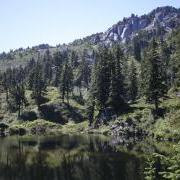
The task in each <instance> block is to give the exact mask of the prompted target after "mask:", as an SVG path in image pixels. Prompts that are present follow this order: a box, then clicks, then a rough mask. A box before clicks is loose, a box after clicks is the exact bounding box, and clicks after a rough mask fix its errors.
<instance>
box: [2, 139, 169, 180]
mask: <svg viewBox="0 0 180 180" xmlns="http://www.w3.org/2000/svg"><path fill="white" fill-rule="evenodd" d="M160 147H161V145H160ZM161 148H162V147H161ZM166 148H167V147H166ZM155 151H158V149H157V146H155V145H153V144H152V145H151V143H150V142H147V141H139V140H135V139H129V140H126V141H125V140H123V139H121V138H112V137H105V136H95V135H59V136H48V137H46V136H38V137H36V136H34V137H33V136H32V137H16V136H15V137H6V138H0V180H1V179H2V180H4V179H7V180H8V179H9V180H21V179H23V180H61V179H62V180H141V179H144V175H143V169H144V166H145V162H144V159H145V157H146V156H147V155H148V154H149V153H151V152H155Z"/></svg>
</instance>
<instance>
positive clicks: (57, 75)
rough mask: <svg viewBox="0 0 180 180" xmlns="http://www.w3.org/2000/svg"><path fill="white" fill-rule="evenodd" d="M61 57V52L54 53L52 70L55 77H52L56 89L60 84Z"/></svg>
mask: <svg viewBox="0 0 180 180" xmlns="http://www.w3.org/2000/svg"><path fill="white" fill-rule="evenodd" d="M63 61H64V59H63V56H62V54H61V52H59V51H58V52H56V53H55V54H54V62H53V63H54V68H55V77H54V82H53V84H54V86H55V87H58V85H59V83H60V79H61V72H62V68H63Z"/></svg>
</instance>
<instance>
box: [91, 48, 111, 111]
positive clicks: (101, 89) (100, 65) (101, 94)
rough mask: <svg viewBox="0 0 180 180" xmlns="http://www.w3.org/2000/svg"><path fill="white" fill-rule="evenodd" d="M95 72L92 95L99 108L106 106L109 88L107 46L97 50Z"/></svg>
mask: <svg viewBox="0 0 180 180" xmlns="http://www.w3.org/2000/svg"><path fill="white" fill-rule="evenodd" d="M97 58H98V60H97V65H96V72H95V76H96V77H95V87H94V96H95V97H96V102H97V104H98V107H99V108H100V109H104V108H105V107H106V103H107V100H108V97H109V90H110V89H109V88H110V75H111V70H110V66H109V65H110V59H109V51H108V49H107V48H105V47H103V48H101V49H100V51H99V55H98V57H97Z"/></svg>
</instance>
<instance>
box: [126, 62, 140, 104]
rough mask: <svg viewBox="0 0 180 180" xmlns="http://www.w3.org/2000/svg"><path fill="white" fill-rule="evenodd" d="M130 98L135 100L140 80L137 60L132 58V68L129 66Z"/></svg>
mask: <svg viewBox="0 0 180 180" xmlns="http://www.w3.org/2000/svg"><path fill="white" fill-rule="evenodd" d="M128 89H129V98H130V100H132V101H135V99H136V98H137V94H138V80H137V69H136V66H135V62H134V60H133V59H132V60H131V64H130V68H129V88H128Z"/></svg>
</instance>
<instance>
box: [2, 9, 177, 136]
mask: <svg viewBox="0 0 180 180" xmlns="http://www.w3.org/2000/svg"><path fill="white" fill-rule="evenodd" d="M178 17H179V10H178V9H175V8H172V7H162V8H157V9H156V10H154V11H152V12H151V13H150V14H148V15H144V16H141V17H137V16H135V15H132V16H131V17H130V18H127V19H125V20H123V22H119V23H118V24H117V25H116V28H120V27H122V26H123V27H126V30H127V27H129V26H132V25H133V26H132V27H131V28H130V27H129V28H130V29H129V30H128V32H126V33H125V32H124V33H125V34H126V36H125V34H124V36H123V37H122V32H119V35H120V36H121V38H117V39H112V38H110V39H109V40H107V38H105V39H106V41H99V42H96V43H93V42H92V41H91V42H89V40H87V39H89V38H85V39H84V40H81V41H79V40H77V41H74V42H73V43H71V44H69V45H58V46H56V47H51V46H49V45H47V44H42V45H39V46H36V47H33V48H27V49H22V48H20V49H18V50H15V51H10V52H9V53H2V54H1V56H0V58H1V60H0V63H1V75H0V82H1V110H0V111H1V112H0V115H1V116H0V119H1V123H2V127H3V126H4V127H6V128H7V129H8V128H9V131H8V132H10V133H12V134H13V133H19V131H20V130H19V128H22V129H21V130H22V131H23V133H25V132H26V131H27V132H33V133H36V131H37V133H38V132H39V131H42V132H45V131H48V130H51V128H49V129H48V125H49V126H53V127H54V128H56V129H57V131H61V130H62V129H63V130H64V131H66V130H72V129H73V128H74V129H73V130H74V131H77V129H76V128H77V127H80V129H81V130H82V131H92V132H96V131H99V132H102V133H109V134H114V133H115V134H116V133H118V134H119V133H120V134H121V133H122V134H127V133H130V134H134V133H135V132H136V133H137V134H139V135H143V136H144V135H147V134H151V135H152V136H155V137H156V138H175V139H176V138H180V134H179V133H178V130H179V129H178V128H179V122H178V120H177V119H178V117H179V115H180V114H179V111H178V107H179V104H180V101H179V96H180V95H179V93H180V92H179V78H180V72H179V71H180V69H179V63H180V62H179V59H180V31H179V28H178V27H179V18H178ZM135 19H136V25H137V26H138V27H139V26H140V25H138V24H142V21H143V22H144V21H145V22H146V23H144V25H143V26H141V27H139V28H137V27H136V28H135V27H134V26H135V25H134V21H135ZM147 19H149V21H148V22H147ZM153 19H154V20H153ZM160 19H161V20H162V21H160ZM130 20H132V24H131V21H130ZM152 20H153V22H154V23H152ZM137 22H138V24H137ZM133 27H134V28H133ZM113 28H115V25H114V26H113ZM113 28H110V29H109V30H108V32H109V33H110V31H111V32H114V33H115V31H114V30H113ZM143 28H144V29H143ZM130 30H131V32H130ZM105 34H107V32H106V33H104V35H105ZM93 36H94V35H93ZM77 42H79V43H77ZM168 119H170V120H169V121H173V123H172V122H169V121H168ZM36 121H37V122H38V123H39V126H40V127H39V129H38V128H36V123H35V122H36ZM41 123H42V124H46V125H47V129H46V128H44V127H45V126H43V125H41ZM77 123H78V124H77ZM167 124H171V125H170V126H166V125H167ZM6 128H5V129H6ZM68 128H69V129H68ZM71 128H72V129H71ZM166 128H167V129H166Z"/></svg>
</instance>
